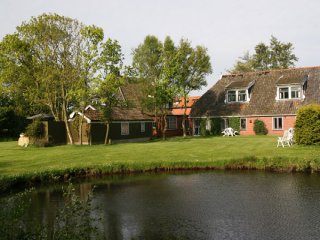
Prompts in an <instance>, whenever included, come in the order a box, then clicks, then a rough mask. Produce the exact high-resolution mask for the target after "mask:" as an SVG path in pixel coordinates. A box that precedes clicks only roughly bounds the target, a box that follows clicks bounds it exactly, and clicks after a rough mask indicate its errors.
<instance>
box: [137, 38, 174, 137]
mask: <svg viewBox="0 0 320 240" xmlns="http://www.w3.org/2000/svg"><path fill="white" fill-rule="evenodd" d="M175 54H176V47H175V46H174V43H173V41H172V40H171V38H170V37H167V38H166V39H165V41H164V43H162V42H161V41H159V40H158V38H157V37H155V36H147V37H146V38H145V40H144V42H143V43H142V44H140V45H139V46H138V47H137V48H136V49H134V51H133V68H134V69H135V71H136V74H137V78H138V79H139V81H140V83H142V84H141V88H142V92H143V94H142V95H143V96H142V99H141V101H142V106H143V107H144V108H145V109H147V111H149V112H153V114H154V116H155V121H156V126H157V127H160V131H161V134H162V137H163V138H165V136H166V130H167V120H166V116H167V114H168V108H167V106H168V105H167V104H168V103H169V102H172V100H173V98H174V97H175V96H176V95H177V91H176V85H175V82H174V80H175V79H174V75H173V73H174V69H173V68H174V65H173V63H174V61H173V60H174V56H175Z"/></svg>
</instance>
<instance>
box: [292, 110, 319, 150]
mask: <svg viewBox="0 0 320 240" xmlns="http://www.w3.org/2000/svg"><path fill="white" fill-rule="evenodd" d="M319 133H320V105H319V104H311V105H307V106H304V107H301V108H300V109H299V110H298V113H297V119H296V123H295V131H294V136H295V141H296V143H297V144H306V145H311V144H320V134H319Z"/></svg>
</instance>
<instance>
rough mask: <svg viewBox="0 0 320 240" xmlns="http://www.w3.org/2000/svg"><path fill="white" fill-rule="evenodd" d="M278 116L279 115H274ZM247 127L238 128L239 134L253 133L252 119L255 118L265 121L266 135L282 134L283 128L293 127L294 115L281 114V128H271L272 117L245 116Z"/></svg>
mask: <svg viewBox="0 0 320 240" xmlns="http://www.w3.org/2000/svg"><path fill="white" fill-rule="evenodd" d="M275 117H280V116H275ZM246 119H247V129H246V130H240V134H241V135H255V132H254V131H253V126H254V121H255V120H256V119H258V120H261V121H263V122H264V123H265V125H266V128H267V129H268V135H276V136H282V135H283V132H284V130H287V129H288V128H293V127H294V124H295V121H296V117H295V116H283V118H282V119H283V122H282V124H283V126H282V130H273V129H272V126H273V123H272V121H273V120H272V119H273V118H272V117H247V118H246Z"/></svg>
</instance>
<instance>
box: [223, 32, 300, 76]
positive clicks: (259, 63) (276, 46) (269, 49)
mask: <svg viewBox="0 0 320 240" xmlns="http://www.w3.org/2000/svg"><path fill="white" fill-rule="evenodd" d="M293 49H294V48H293V45H292V43H290V42H289V43H282V42H280V41H279V40H278V39H277V38H275V37H274V36H271V39H270V45H269V46H268V45H266V44H264V43H259V44H258V45H256V46H255V53H254V54H253V55H250V54H249V52H246V53H245V54H244V56H243V57H240V60H238V61H237V62H236V64H235V65H234V67H233V68H232V69H231V70H229V72H230V73H240V72H255V71H264V70H270V69H283V68H290V67H294V65H295V62H297V61H298V58H297V57H296V56H295V55H294V54H293Z"/></svg>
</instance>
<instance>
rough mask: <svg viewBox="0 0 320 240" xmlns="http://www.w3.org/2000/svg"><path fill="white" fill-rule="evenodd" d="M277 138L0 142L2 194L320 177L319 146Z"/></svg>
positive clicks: (238, 137)
mask: <svg viewBox="0 0 320 240" xmlns="http://www.w3.org/2000/svg"><path fill="white" fill-rule="evenodd" d="M276 139H277V138H276V137H268V136H249V137H246V136H237V137H209V138H188V139H181V138H174V139H170V140H167V141H154V142H152V141H151V142H148V143H127V144H116V145H109V146H104V145H96V146H57V147H49V148H35V147H28V148H21V147H19V146H17V142H0V176H1V177H0V183H1V190H2V191H3V190H6V189H8V188H10V187H12V186H14V185H17V184H22V183H23V184H26V183H30V184H33V183H35V182H50V181H58V180H62V179H67V178H69V177H72V176H79V175H81V176H85V175H100V174H109V173H119V172H131V171H152V170H172V169H197V168H212V169H261V170H265V169H267V170H275V171H314V172H319V171H320V147H319V146H293V147H291V148H277V147H276Z"/></svg>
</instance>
